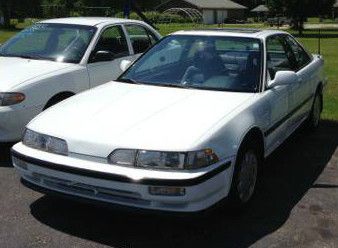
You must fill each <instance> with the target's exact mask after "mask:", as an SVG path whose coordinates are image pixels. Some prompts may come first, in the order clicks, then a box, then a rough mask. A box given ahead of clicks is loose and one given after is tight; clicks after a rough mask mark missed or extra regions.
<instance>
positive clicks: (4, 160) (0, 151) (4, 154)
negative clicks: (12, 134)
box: [0, 143, 14, 167]
mask: <svg viewBox="0 0 338 248" xmlns="http://www.w3.org/2000/svg"><path fill="white" fill-rule="evenodd" d="M13 145H14V144H12V143H6V144H4V143H0V167H11V163H10V161H11V158H10V150H11V147H12V146H13Z"/></svg>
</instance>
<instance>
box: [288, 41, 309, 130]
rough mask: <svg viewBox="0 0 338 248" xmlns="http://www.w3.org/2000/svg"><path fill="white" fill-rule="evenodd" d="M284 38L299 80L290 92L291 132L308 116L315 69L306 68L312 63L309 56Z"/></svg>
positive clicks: (293, 42) (297, 44) (300, 47)
mask: <svg viewBox="0 0 338 248" xmlns="http://www.w3.org/2000/svg"><path fill="white" fill-rule="evenodd" d="M284 38H285V40H286V42H287V45H288V46H289V49H290V50H291V52H292V54H293V55H292V56H293V57H294V60H295V61H296V70H295V71H296V73H297V75H298V78H299V80H298V82H297V84H296V85H295V86H294V89H293V92H292V100H293V103H294V108H293V112H294V114H293V116H292V117H291V119H290V123H289V127H290V131H293V130H294V129H295V128H297V127H298V125H299V124H300V122H302V120H304V118H306V117H307V115H308V110H309V107H308V106H309V105H310V104H311V98H312V94H313V90H312V85H313V84H314V80H315V77H314V75H315V73H314V70H315V68H311V67H309V66H308V65H309V64H310V63H311V61H312V59H311V56H310V55H309V54H308V53H307V52H306V51H305V50H304V48H303V47H302V46H300V45H299V43H298V42H297V41H296V40H295V39H294V38H292V37H291V36H289V35H286V36H285V37H284ZM309 103H310V104H309Z"/></svg>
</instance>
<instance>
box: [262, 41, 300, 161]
mask: <svg viewBox="0 0 338 248" xmlns="http://www.w3.org/2000/svg"><path fill="white" fill-rule="evenodd" d="M294 67H295V65H294V64H293V62H292V60H291V59H290V57H289V56H288V51H287V49H286V46H285V40H283V37H282V36H280V35H273V36H270V37H268V38H267V39H266V69H267V77H268V78H267V81H268V82H269V81H272V80H274V79H275V75H276V73H277V72H278V71H292V70H294ZM268 84H269V83H268ZM293 90H294V85H282V86H277V87H274V88H267V89H266V91H265V92H264V93H263V94H264V99H265V106H269V107H268V108H269V111H270V114H269V121H268V123H269V124H268V126H267V128H266V130H265V133H264V134H265V137H266V147H267V148H268V150H267V153H268V154H269V153H270V152H271V151H273V150H274V149H275V148H276V147H278V146H279V145H280V144H281V143H282V142H283V141H284V140H285V139H286V138H287V128H288V115H289V113H290V111H291V110H292V108H293V104H294V103H293V95H292V92H293Z"/></svg>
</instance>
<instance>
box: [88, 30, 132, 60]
mask: <svg viewBox="0 0 338 248" xmlns="http://www.w3.org/2000/svg"><path fill="white" fill-rule="evenodd" d="M94 51H95V52H98V51H106V52H110V53H111V54H112V55H113V56H112V59H115V58H120V57H124V56H128V55H129V49H128V43H127V40H126V37H125V35H124V33H123V30H122V28H121V27H120V26H114V27H109V28H107V29H106V30H104V31H103V33H102V34H101V37H100V39H99V41H98V43H97V44H96V47H95V50H94Z"/></svg>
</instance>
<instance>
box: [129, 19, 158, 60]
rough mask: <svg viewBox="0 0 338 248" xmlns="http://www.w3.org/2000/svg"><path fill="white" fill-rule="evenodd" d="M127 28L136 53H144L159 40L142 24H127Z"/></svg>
mask: <svg viewBox="0 0 338 248" xmlns="http://www.w3.org/2000/svg"><path fill="white" fill-rule="evenodd" d="M126 29H127V33H128V35H129V38H130V41H131V44H132V46H133V49H134V53H135V54H138V53H144V52H145V51H146V50H147V49H148V48H149V47H151V46H152V45H153V44H155V43H156V41H157V38H156V36H155V35H153V34H151V33H150V31H147V30H146V29H145V28H144V27H142V26H139V25H126Z"/></svg>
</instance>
